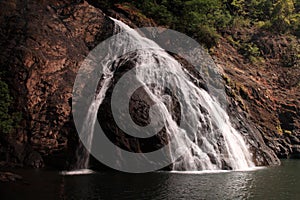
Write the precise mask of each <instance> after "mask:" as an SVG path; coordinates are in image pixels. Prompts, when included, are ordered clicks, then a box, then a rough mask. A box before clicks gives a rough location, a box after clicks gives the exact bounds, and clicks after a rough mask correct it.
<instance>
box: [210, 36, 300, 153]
mask: <svg viewBox="0 0 300 200" xmlns="http://www.w3.org/2000/svg"><path fill="white" fill-rule="evenodd" d="M246 32H249V30H248V31H246ZM229 34H230V35H233V36H234V35H237V36H236V37H238V36H241V35H243V36H244V35H245V34H247V33H245V30H244V31H242V32H241V33H240V32H235V33H233V32H229ZM254 35H255V37H254V38H253V41H254V43H255V44H256V45H257V46H259V47H260V49H261V51H262V52H261V54H262V55H263V56H264V58H265V61H264V62H257V63H255V64H251V63H249V62H247V61H246V60H245V59H244V58H243V57H242V56H241V55H240V54H239V52H237V50H236V49H235V48H234V47H233V46H231V45H230V44H229V43H228V42H227V41H226V40H225V39H222V40H221V42H220V45H219V46H218V47H217V48H216V49H215V52H214V58H215V60H216V62H217V63H219V65H220V66H221V67H222V70H223V75H224V79H225V80H226V83H227V86H228V90H229V91H231V92H230V93H231V96H232V97H233V98H234V99H235V100H236V101H237V102H238V105H239V107H240V109H241V110H243V111H244V112H245V113H247V115H248V116H249V121H252V122H254V124H255V126H256V127H257V128H258V129H259V131H260V132H261V135H262V137H263V139H264V141H265V142H266V144H267V145H268V146H269V147H270V148H272V149H273V150H274V152H275V153H276V154H277V155H278V156H279V157H280V158H299V141H300V140H299V138H300V124H299V121H300V120H299V119H300V112H299V111H300V96H299V95H300V87H299V76H300V68H299V63H294V64H293V66H286V62H287V60H288V59H287V58H289V59H290V58H291V57H293V56H290V55H288V54H292V53H295V52H294V51H291V50H290V48H292V47H293V46H297V45H298V46H300V41H299V39H298V40H297V39H295V38H288V37H287V36H280V35H279V36H278V35H274V34H272V37H270V33H269V34H267V33H265V32H263V33H261V32H257V34H254ZM297 64H298V65H297Z"/></svg>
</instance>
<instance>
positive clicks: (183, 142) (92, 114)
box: [80, 18, 255, 171]
mask: <svg viewBox="0 0 300 200" xmlns="http://www.w3.org/2000/svg"><path fill="white" fill-rule="evenodd" d="M112 20H113V21H114V22H115V25H116V31H123V32H126V34H125V35H124V34H123V35H120V36H119V37H117V38H116V40H115V44H114V45H113V46H112V48H113V49H109V50H108V52H109V53H111V54H114V53H115V52H116V51H122V49H124V48H126V47H127V46H128V45H135V46H138V48H137V49H142V50H138V51H137V52H136V55H135V69H136V77H137V79H138V80H139V81H140V82H141V83H144V85H145V86H147V84H148V83H154V85H155V86H154V87H153V85H152V86H151V87H148V88H146V92H147V93H148V94H149V96H151V98H152V99H153V100H154V101H155V102H156V105H157V106H158V108H159V110H160V112H161V116H162V117H163V118H164V123H165V124H164V126H165V128H166V132H167V134H168V135H169V137H171V138H174V140H173V142H172V145H171V148H170V154H171V157H176V156H175V155H177V154H178V153H180V155H181V156H180V158H177V159H174V160H173V170H180V171H194V170H218V169H222V168H224V162H225V163H226V165H227V166H230V167H231V168H232V169H233V170H239V169H247V168H250V167H254V166H255V165H254V163H253V162H252V157H251V154H250V152H249V150H248V148H247V145H246V143H245V141H244V140H243V137H242V136H241V134H240V133H239V132H238V131H237V130H235V129H234V128H233V127H232V125H231V123H230V121H229V116H228V115H227V113H226V111H225V110H224V109H223V108H222V107H221V106H220V104H219V103H218V102H217V101H216V100H215V99H214V98H212V97H211V96H210V95H209V93H208V92H207V91H205V90H204V89H201V88H199V87H197V86H195V85H194V83H193V82H192V81H191V80H190V78H189V77H190V76H189V74H188V72H187V71H184V70H183V67H182V66H181V65H180V64H179V63H178V62H177V61H176V60H175V59H174V58H173V57H172V56H170V55H169V54H168V53H167V52H165V51H164V50H163V49H161V48H160V47H159V46H158V45H157V44H156V43H155V42H153V41H152V40H149V39H147V38H145V37H143V36H141V35H140V34H139V33H138V32H136V31H135V30H134V29H132V28H130V27H129V26H127V25H126V24H124V23H123V22H121V21H119V20H116V19H113V18H112ZM119 46H122V48H118V47H119ZM121 55H122V54H121ZM115 59H117V58H115ZM101 64H102V66H103V71H104V81H103V83H102V87H101V89H100V90H99V92H98V94H97V96H96V98H95V100H94V101H93V102H92V104H91V105H90V108H89V111H88V114H87V116H86V120H85V121H84V125H83V130H82V131H84V132H86V134H85V135H87V137H88V140H87V141H88V144H89V145H88V150H90V149H91V145H92V140H93V129H94V125H95V122H96V120H97V111H98V109H99V106H100V105H101V103H102V101H103V99H104V97H105V94H106V91H107V89H108V87H109V84H110V82H111V79H112V77H113V76H114V70H113V69H112V66H111V65H110V64H109V63H101ZM170 85H171V86H172V85H174V86H176V88H180V89H181V91H180V92H181V93H180V96H181V100H180V103H181V104H184V107H185V109H186V110H185V113H186V114H185V115H184V116H182V117H188V119H189V120H190V121H189V123H188V124H186V126H184V128H182V127H180V126H179V125H178V124H177V123H176V122H175V121H174V119H173V118H172V115H171V112H170V110H169V108H168V107H169V106H168V105H169V104H170V100H169V99H168V96H167V95H164V94H163V93H162V88H166V87H169V86H170ZM148 86H149V85H148ZM203 110H205V112H203ZM192 126H193V127H195V126H196V127H197V130H196V131H195V132H191V129H190V128H189V127H192ZM191 135H192V136H193V137H192V138H191V137H190V136H191ZM220 145H224V146H223V147H220ZM88 157H89V156H88V155H84V158H83V160H82V159H81V161H80V162H81V164H80V167H81V168H88V162H89V158H88ZM82 163H83V164H82Z"/></svg>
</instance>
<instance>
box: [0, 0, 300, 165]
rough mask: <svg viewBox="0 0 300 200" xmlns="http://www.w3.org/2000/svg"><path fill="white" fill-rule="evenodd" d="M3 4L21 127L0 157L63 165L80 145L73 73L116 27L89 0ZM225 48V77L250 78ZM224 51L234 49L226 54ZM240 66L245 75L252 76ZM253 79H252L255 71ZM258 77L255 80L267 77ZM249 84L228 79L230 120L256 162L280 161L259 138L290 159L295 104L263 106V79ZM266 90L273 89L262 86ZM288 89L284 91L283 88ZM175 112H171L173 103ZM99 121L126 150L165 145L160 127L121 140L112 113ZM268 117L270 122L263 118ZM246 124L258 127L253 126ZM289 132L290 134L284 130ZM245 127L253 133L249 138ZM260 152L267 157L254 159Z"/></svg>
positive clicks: (3, 31) (0, 54) (6, 58)
mask: <svg viewBox="0 0 300 200" xmlns="http://www.w3.org/2000/svg"><path fill="white" fill-rule="evenodd" d="M0 5H1V7H0V13H1V16H0V22H1V27H0V48H1V49H0V66H1V70H2V69H5V70H7V71H8V72H9V73H8V76H7V77H6V82H8V83H9V87H10V89H11V91H12V96H13V97H14V100H15V106H14V108H15V110H16V111H18V112H21V113H22V120H21V122H20V126H19V127H18V128H17V129H16V130H15V132H14V133H12V134H11V135H10V136H7V137H3V136H2V137H0V139H1V140H0V159H1V160H5V161H6V162H13V163H20V164H21V165H28V166H32V167H42V166H44V165H45V164H46V165H55V166H56V167H64V165H65V164H66V159H67V158H70V157H72V156H71V155H74V152H75V149H76V147H77V145H78V136H77V133H76V130H75V128H74V124H73V121H72V115H71V101H72V87H73V83H74V79H75V76H76V72H77V70H78V69H79V67H80V64H81V62H82V61H83V60H84V58H85V56H86V55H87V54H88V53H89V51H90V50H91V49H93V48H94V47H95V46H96V45H97V44H98V43H99V42H101V41H103V40H104V39H106V38H108V37H109V36H111V35H112V32H113V30H114V25H113V23H112V21H111V20H110V19H108V17H107V16H106V15H105V14H104V13H103V12H102V11H101V10H100V9H97V8H95V7H93V6H91V5H90V4H88V3H87V2H86V1H78V0H61V1H58V0H49V1H43V0H32V1H21V0H7V1H1V2H0ZM116 10H117V11H118V13H117V12H115V11H109V13H110V14H112V15H113V16H118V17H123V18H124V19H125V16H127V17H128V18H126V19H125V21H126V22H128V24H130V23H131V24H133V23H132V22H130V20H129V19H131V20H137V21H138V23H137V24H139V25H142V26H151V25H154V22H153V21H151V20H146V21H145V20H143V19H137V18H135V17H134V13H129V12H128V11H126V10H122V6H118V7H117V9H116ZM120 13H121V14H120ZM222 45H223V47H224V49H225V50H224V49H221V50H219V51H217V52H216V57H217V58H222V59H220V64H221V66H222V68H224V71H225V74H227V76H229V77H230V78H231V79H234V80H237V81H238V82H243V81H244V79H246V78H248V76H240V74H239V73H242V72H241V71H242V70H244V69H240V68H238V63H239V60H238V59H241V60H243V58H239V57H238V58H236V62H234V63H233V64H232V65H227V64H226V63H225V61H228V60H231V58H228V57H226V56H224V55H223V54H222V53H224V51H231V50H232V51H234V49H232V48H231V47H226V45H227V44H226V43H224V44H222ZM226 55H232V53H231V52H230V53H228V52H227V54H226ZM237 55H238V54H237ZM224 60H225V61H224ZM245 71H246V72H247V73H249V74H248V75H249V76H250V75H251V73H252V71H250V72H248V71H247V70H245ZM268 73H269V74H268V76H272V75H270V73H271V72H268ZM120 75H121V74H120ZM251 76H252V78H253V76H256V74H255V75H253V74H252V75H251ZM257 76H258V77H259V79H260V81H263V80H266V79H267V78H266V77H261V76H259V75H257ZM252 78H251V80H252ZM248 83H249V84H248ZM247 84H248V86H247V88H246V89H245V88H243V87H238V86H236V85H230V83H229V82H228V92H227V93H228V96H229V98H230V102H231V104H230V105H231V106H230V108H229V112H230V114H231V115H232V116H233V118H235V119H234V120H233V121H234V124H235V126H236V127H237V128H238V129H239V130H241V131H242V133H244V135H245V137H248V140H249V141H252V143H251V142H250V143H251V145H252V147H253V148H255V149H257V150H256V151H255V152H258V153H257V155H255V156H256V159H257V160H258V163H257V164H261V165H262V164H272V163H273V164H274V163H277V162H278V160H277V159H276V156H275V155H274V154H273V152H272V151H270V150H269V149H268V147H267V146H265V145H264V142H266V143H267V144H268V145H269V146H270V147H271V148H272V149H273V150H275V152H276V153H277V154H278V155H280V156H281V155H282V156H283V157H286V156H288V155H290V154H291V153H293V154H292V155H294V156H295V157H296V156H297V155H299V152H300V148H299V146H300V144H299V141H300V137H299V135H297V133H298V134H300V132H299V104H297V103H299V101H297V102H296V103H295V102H293V101H292V100H291V101H289V102H280V100H279V99H278V100H276V103H278V104H276V105H279V106H277V107H276V106H274V107H269V106H268V105H273V104H269V103H267V104H266V105H267V106H261V105H262V104H264V103H265V102H269V101H272V102H274V101H275V100H274V99H273V100H272V99H271V98H270V97H269V98H266V94H267V93H263V92H262V91H265V89H264V88H262V84H260V85H259V86H260V87H257V84H259V83H258V82H257V81H252V82H251V81H247ZM260 88H261V89H260ZM244 89H245V90H244ZM292 89H293V88H292ZM267 91H270V88H267ZM141 92H142V91H141ZM237 93H238V94H237ZM286 94H287V96H288V92H286ZM239 97H242V99H240V98H239ZM291 99H292V98H291ZM298 99H299V96H298ZM132 100H133V104H132V105H131V109H132V110H133V111H134V112H135V113H136V118H135V120H136V122H137V124H139V123H140V124H143V123H147V116H146V114H145V110H147V108H145V106H144V104H143V101H145V99H140V97H138V96H133V97H132ZM279 102H280V103H279ZM274 105H275V103H274ZM104 106H109V101H108V100H106V101H105V102H104V104H103V106H102V107H100V109H102V110H103V111H105V109H104ZM251 106H253V107H251ZM175 107H176V106H175ZM247 108H248V109H249V108H254V109H252V110H247ZM174 109H175V112H176V108H174ZM257 110H258V112H257ZM265 111H266V112H265ZM270 113H275V114H274V115H273V114H270ZM261 114H264V115H261ZM269 114H270V115H269ZM277 114H278V116H277ZM275 115H276V117H275ZM264 116H267V117H266V119H263V117H264ZM256 117H257V118H256ZM99 118H100V119H102V121H103V126H104V127H105V129H107V131H108V134H109V133H110V136H111V139H112V140H114V141H115V142H116V143H117V144H118V145H120V146H122V147H124V148H125V149H127V150H132V151H135V152H145V151H151V150H153V148H154V149H155V148H160V147H161V146H162V145H164V144H166V143H167V137H166V135H164V134H163V132H162V133H161V135H158V136H156V137H153V138H152V140H151V141H150V143H149V141H148V143H147V144H144V143H143V142H139V141H136V139H132V138H126V136H124V134H122V133H121V132H115V131H114V130H115V129H114V125H113V124H110V123H104V122H110V121H111V120H112V116H111V115H109V113H108V114H107V115H102V116H99ZM248 119H250V120H249V121H248ZM277 119H278V120H279V121H280V122H279V123H280V124H281V127H282V128H283V129H284V130H286V131H283V133H282V134H281V135H276V134H275V132H274V131H275V129H276V126H275V122H274V121H273V120H277ZM262 120H264V121H262ZM269 120H271V122H268V121H269ZM251 121H252V122H255V123H257V124H258V125H257V127H256V128H255V126H256V125H254V124H253V123H252V122H251ZM269 123H270V124H271V125H269ZM274 126H275V129H274ZM253 127H254V128H253ZM269 127H271V128H269ZM287 130H290V131H292V133H293V134H289V132H287ZM249 132H252V133H253V134H250V135H248V134H247V133H249ZM284 132H285V133H284ZM286 135H287V136H286ZM253 137H255V138H256V139H255V140H254V139H253ZM257 141H258V142H257ZM149 144H152V145H149ZM261 144H263V145H261ZM259 152H264V153H265V154H268V156H266V157H259V155H260V153H259ZM70 162H72V161H70ZM44 163H45V164H44Z"/></svg>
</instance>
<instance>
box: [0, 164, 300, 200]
mask: <svg viewBox="0 0 300 200" xmlns="http://www.w3.org/2000/svg"><path fill="white" fill-rule="evenodd" d="M299 169H300V161H299V160H290V161H283V166H280V167H273V168H266V169H260V170H257V171H244V172H243V171H241V172H222V173H213V174H208V173H204V174H193V173H167V172H156V173H147V174H126V173H117V172H98V173H95V174H89V175H82V176H61V175H59V174H58V172H54V171H39V170H30V171H26V170H18V171H17V173H19V174H22V175H23V177H24V179H25V181H27V183H17V184H16V183H12V184H11V183H10V184H0V194H1V196H0V197H1V199H154V200H156V199H157V200H158V199H300V190H299V189H300V174H299Z"/></svg>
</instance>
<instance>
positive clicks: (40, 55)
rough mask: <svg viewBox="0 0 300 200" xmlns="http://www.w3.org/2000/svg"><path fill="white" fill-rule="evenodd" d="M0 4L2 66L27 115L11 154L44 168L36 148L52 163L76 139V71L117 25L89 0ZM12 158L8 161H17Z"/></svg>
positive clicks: (18, 105) (19, 106)
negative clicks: (73, 107) (73, 102)
mask: <svg viewBox="0 0 300 200" xmlns="http://www.w3.org/2000/svg"><path fill="white" fill-rule="evenodd" d="M0 4H1V8H0V9H1V11H0V13H1V18H0V21H1V30H0V38H1V39H0V41H1V42H0V43H1V45H0V46H1V53H0V60H1V61H0V65H1V68H2V67H3V68H5V69H6V70H7V71H9V77H7V82H9V84H10V85H9V87H10V88H11V90H12V93H13V94H12V95H13V97H14V99H15V102H16V103H15V109H16V110H17V111H19V112H21V113H22V120H21V123H20V127H18V129H17V130H16V132H15V133H14V134H13V135H11V137H12V138H11V139H10V140H11V141H12V142H10V143H11V144H12V145H10V146H11V148H13V149H14V150H13V151H14V152H12V154H21V155H22V156H19V157H24V158H20V159H18V160H17V162H20V163H22V164H25V165H32V166H35V167H39V166H42V165H41V164H38V166H37V164H36V163H35V162H39V161H37V160H39V156H38V155H37V152H39V153H40V154H41V155H43V157H44V158H45V161H47V155H57V156H59V154H66V152H65V151H66V150H67V146H68V142H70V141H71V142H70V143H72V141H76V131H75V130H74V128H73V127H74V126H73V125H72V120H71V119H72V116H71V95H72V86H73V83H74V79H75V76H76V71H77V70H78V68H79V65H80V62H81V61H82V60H83V59H84V58H85V56H86V55H87V54H88V52H89V50H91V49H92V48H93V47H94V46H95V45H96V44H98V43H99V42H100V41H102V40H104V39H105V38H107V37H108V36H109V35H111V31H112V23H111V22H110V21H109V20H108V19H107V17H106V16H105V15H104V14H103V13H102V11H101V10H99V9H96V8H94V7H93V6H90V5H89V4H88V3H87V2H80V1H71V0H65V1H19V0H10V1H1V3H0ZM26 145H29V146H30V147H31V148H32V149H33V150H36V151H37V152H36V151H33V152H31V153H26V151H27V150H16V149H18V148H19V149H20V148H21V149H22V148H23V149H27V148H26V147H25V146H26ZM70 145H72V144H70ZM16 146H20V147H16ZM25 157H28V158H27V159H25ZM11 158H12V155H7V158H5V159H8V161H12V162H14V160H11Z"/></svg>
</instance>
